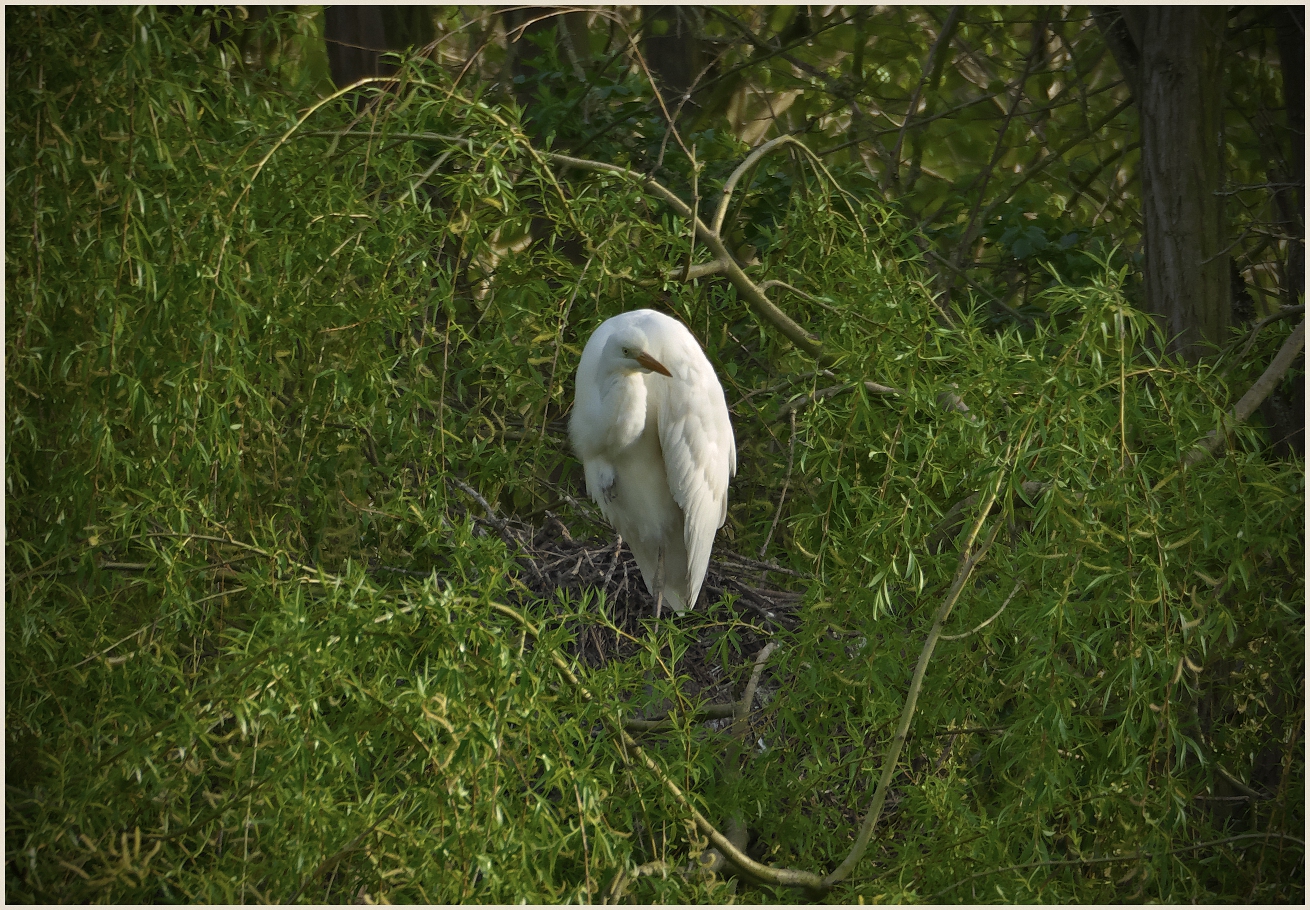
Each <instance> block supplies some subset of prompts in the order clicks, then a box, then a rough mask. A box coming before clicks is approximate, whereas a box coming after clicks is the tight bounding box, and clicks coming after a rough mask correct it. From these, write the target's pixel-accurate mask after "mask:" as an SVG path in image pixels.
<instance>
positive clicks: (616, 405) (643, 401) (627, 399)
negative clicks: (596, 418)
mask: <svg viewBox="0 0 1310 910" xmlns="http://www.w3.org/2000/svg"><path fill="white" fill-rule="evenodd" d="M648 403H649V396H648V394H647V388H646V382H645V379H644V377H643V376H642V374H640V373H630V372H626V371H620V372H615V373H614V374H612V375H611V376H610V377H609V378H608V379H607V380H606V382H605V385H604V387H603V388H602V390H601V406H602V407H603V408H604V410H605V412H606V417H607V418H608V419H607V421H606V424H607V425H608V426H609V434H608V436H609V438H608V440H607V441H608V443H609V444H610V445H611V446H613V447H614V448H616V449H625V448H627V447H628V446H630V445H632V443H634V442H636V440H637V439H638V438H639V437H640V436H641V434H642V432H644V431H645V429H646V423H647V414H646V409H647V405H648Z"/></svg>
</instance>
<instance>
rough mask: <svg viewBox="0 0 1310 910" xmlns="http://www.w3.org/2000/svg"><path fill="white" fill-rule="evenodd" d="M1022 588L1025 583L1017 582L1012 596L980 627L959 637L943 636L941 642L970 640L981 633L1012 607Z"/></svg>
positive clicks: (979, 624) (1011, 592)
mask: <svg viewBox="0 0 1310 910" xmlns="http://www.w3.org/2000/svg"><path fill="white" fill-rule="evenodd" d="M1022 586H1023V582H1021V581H1016V582H1015V583H1014V587H1013V588H1011V589H1010V596H1009V597H1006V598H1005V603H1003V604H1001V608H1000V609H999V610H997V611H996V612H995V613H993V614H992V615H991V616H989V617H987V618H986V619H984V620H983V621H982V622H980V623H978V625H976V626H974V627H973V628H972V629H970V630H969V631H968V632H960V633H959V634H957V635H943V636H941V638H940V640H941V641H959V640H960V639H961V638H968V637H969V636H970V635H973V634H974V633H975V632H981V631H982V630H983V629H985V628H987V627H988V626H989V625H991V623H992V620H993V619H995V618H996V617H998V616H1000V615H1001V614H1002V613H1004V612H1005V608H1006V607H1008V606H1009V605H1010V601H1011V600H1013V599H1014V595H1015V593H1017V592H1018V590H1019V588H1020V587H1022Z"/></svg>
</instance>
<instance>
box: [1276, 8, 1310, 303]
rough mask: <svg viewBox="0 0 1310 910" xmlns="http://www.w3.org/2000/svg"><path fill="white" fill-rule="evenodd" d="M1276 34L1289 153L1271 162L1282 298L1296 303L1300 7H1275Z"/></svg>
mask: <svg viewBox="0 0 1310 910" xmlns="http://www.w3.org/2000/svg"><path fill="white" fill-rule="evenodd" d="M1274 27H1275V29H1276V32H1277V35H1278V62H1279V66H1280V67H1281V68H1282V71H1283V104H1284V105H1285V107H1286V110H1287V131H1288V133H1289V135H1290V136H1291V139H1292V141H1291V149H1290V152H1291V154H1290V155H1289V157H1288V159H1287V161H1286V163H1285V164H1283V165H1280V166H1278V167H1276V168H1271V169H1270V173H1269V180H1270V182H1271V183H1273V184H1275V185H1276V186H1277V187H1278V188H1277V189H1276V190H1275V191H1274V203H1275V205H1276V206H1277V211H1278V219H1279V221H1280V222H1281V224H1280V225H1279V227H1280V228H1281V229H1282V232H1283V234H1284V236H1287V237H1290V238H1295V239H1292V240H1289V241H1288V243H1287V258H1286V259H1285V260H1284V267H1283V293H1284V299H1283V303H1284V305H1286V306H1295V305H1296V304H1297V303H1299V302H1301V300H1300V299H1301V298H1303V297H1304V296H1305V8H1304V7H1300V6H1284V7H1279V8H1278V9H1277V10H1275V11H1274Z"/></svg>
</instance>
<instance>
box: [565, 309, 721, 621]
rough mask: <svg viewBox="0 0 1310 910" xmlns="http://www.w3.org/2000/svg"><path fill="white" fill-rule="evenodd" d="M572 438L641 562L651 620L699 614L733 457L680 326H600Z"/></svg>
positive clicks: (603, 504) (650, 321) (590, 484)
mask: <svg viewBox="0 0 1310 910" xmlns="http://www.w3.org/2000/svg"><path fill="white" fill-rule="evenodd" d="M577 382H578V385H577V393H576V397H575V398H574V402H573V416H572V417H571V418H570V420H569V435H570V436H571V437H572V439H573V448H574V450H575V451H576V452H577V453H578V456H579V457H580V458H581V459H582V466H583V468H584V469H585V470H586V474H587V492H588V493H589V494H590V495H591V498H592V499H594V500H595V501H596V504H597V505H599V506H600V510H601V512H602V513H603V514H604V516H605V517H606V518H607V519H608V520H609V522H610V524H612V525H613V526H614V529H615V530H616V531H618V532H619V534H620V535H621V536H622V537H623V539H624V540H626V541H627V542H628V545H629V546H631V547H632V554H633V555H634V556H635V557H636V558H637V565H638V567H640V568H641V576H642V578H643V579H644V580H645V582H646V589H647V590H648V591H650V592H651V594H652V595H654V596H655V598H656V609H657V610H658V608H659V604H660V603H661V601H662V600H663V601H667V602H669V603H670V604H672V605H673V608H674V609H675V610H677V611H678V612H679V613H681V612H683V611H684V610H686V609H687V608H688V607H691V606H694V605H695V603H696V597H697V596H698V595H699V594H700V589H701V584H702V583H703V582H704V581H705V571H706V570H707V569H708V568H709V564H710V546H711V544H713V543H714V533H715V531H717V530H718V529H719V528H721V527H723V522H724V519H726V518H727V516H728V478H729V477H731V476H732V475H734V474H736V473H737V446H736V443H735V441H734V440H733V436H732V423H731V421H729V419H728V404H727V402H726V401H725V400H724V397H723V386H721V385H719V380H718V379H717V378H716V377H715V375H714V368H713V367H712V366H710V362H709V360H708V359H706V357H705V353H704V352H703V351H702V350H701V347H700V345H699V344H697V343H696V339H695V337H694V336H693V335H692V334H691V332H690V331H689V330H688V329H687V327H686V326H685V325H683V324H682V323H681V322H679V321H678V320H676V319H673V318H671V317H669V316H665V315H664V314H663V313H657V312H655V311H654V310H634V311H632V312H630V313H623V314H621V315H618V316H615V317H613V318H611V319H607V320H605V321H604V322H603V323H601V325H600V328H598V329H596V332H595V334H593V335H592V336H591V339H590V340H589V341H588V342H587V346H586V348H585V349H584V350H583V352H582V360H581V362H580V363H579V364H578V377H577Z"/></svg>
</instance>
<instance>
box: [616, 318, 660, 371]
mask: <svg viewBox="0 0 1310 910" xmlns="http://www.w3.org/2000/svg"><path fill="white" fill-rule="evenodd" d="M650 348H651V344H650V339H649V338H647V336H646V333H645V332H643V331H641V330H640V329H638V328H636V327H627V328H624V329H623V330H622V331H620V332H616V333H615V334H614V335H612V336H611V337H610V340H609V341H608V342H607V343H606V344H605V359H606V360H608V361H609V362H610V365H611V367H612V368H613V369H616V370H619V371H622V372H625V373H659V374H661V375H663V376H672V375H673V374H672V373H670V372H669V369H668V367H666V366H665V365H664V364H662V363H660V362H659V361H658V360H656V359H655V357H654V356H653V355H652V354H651V353H650Z"/></svg>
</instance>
